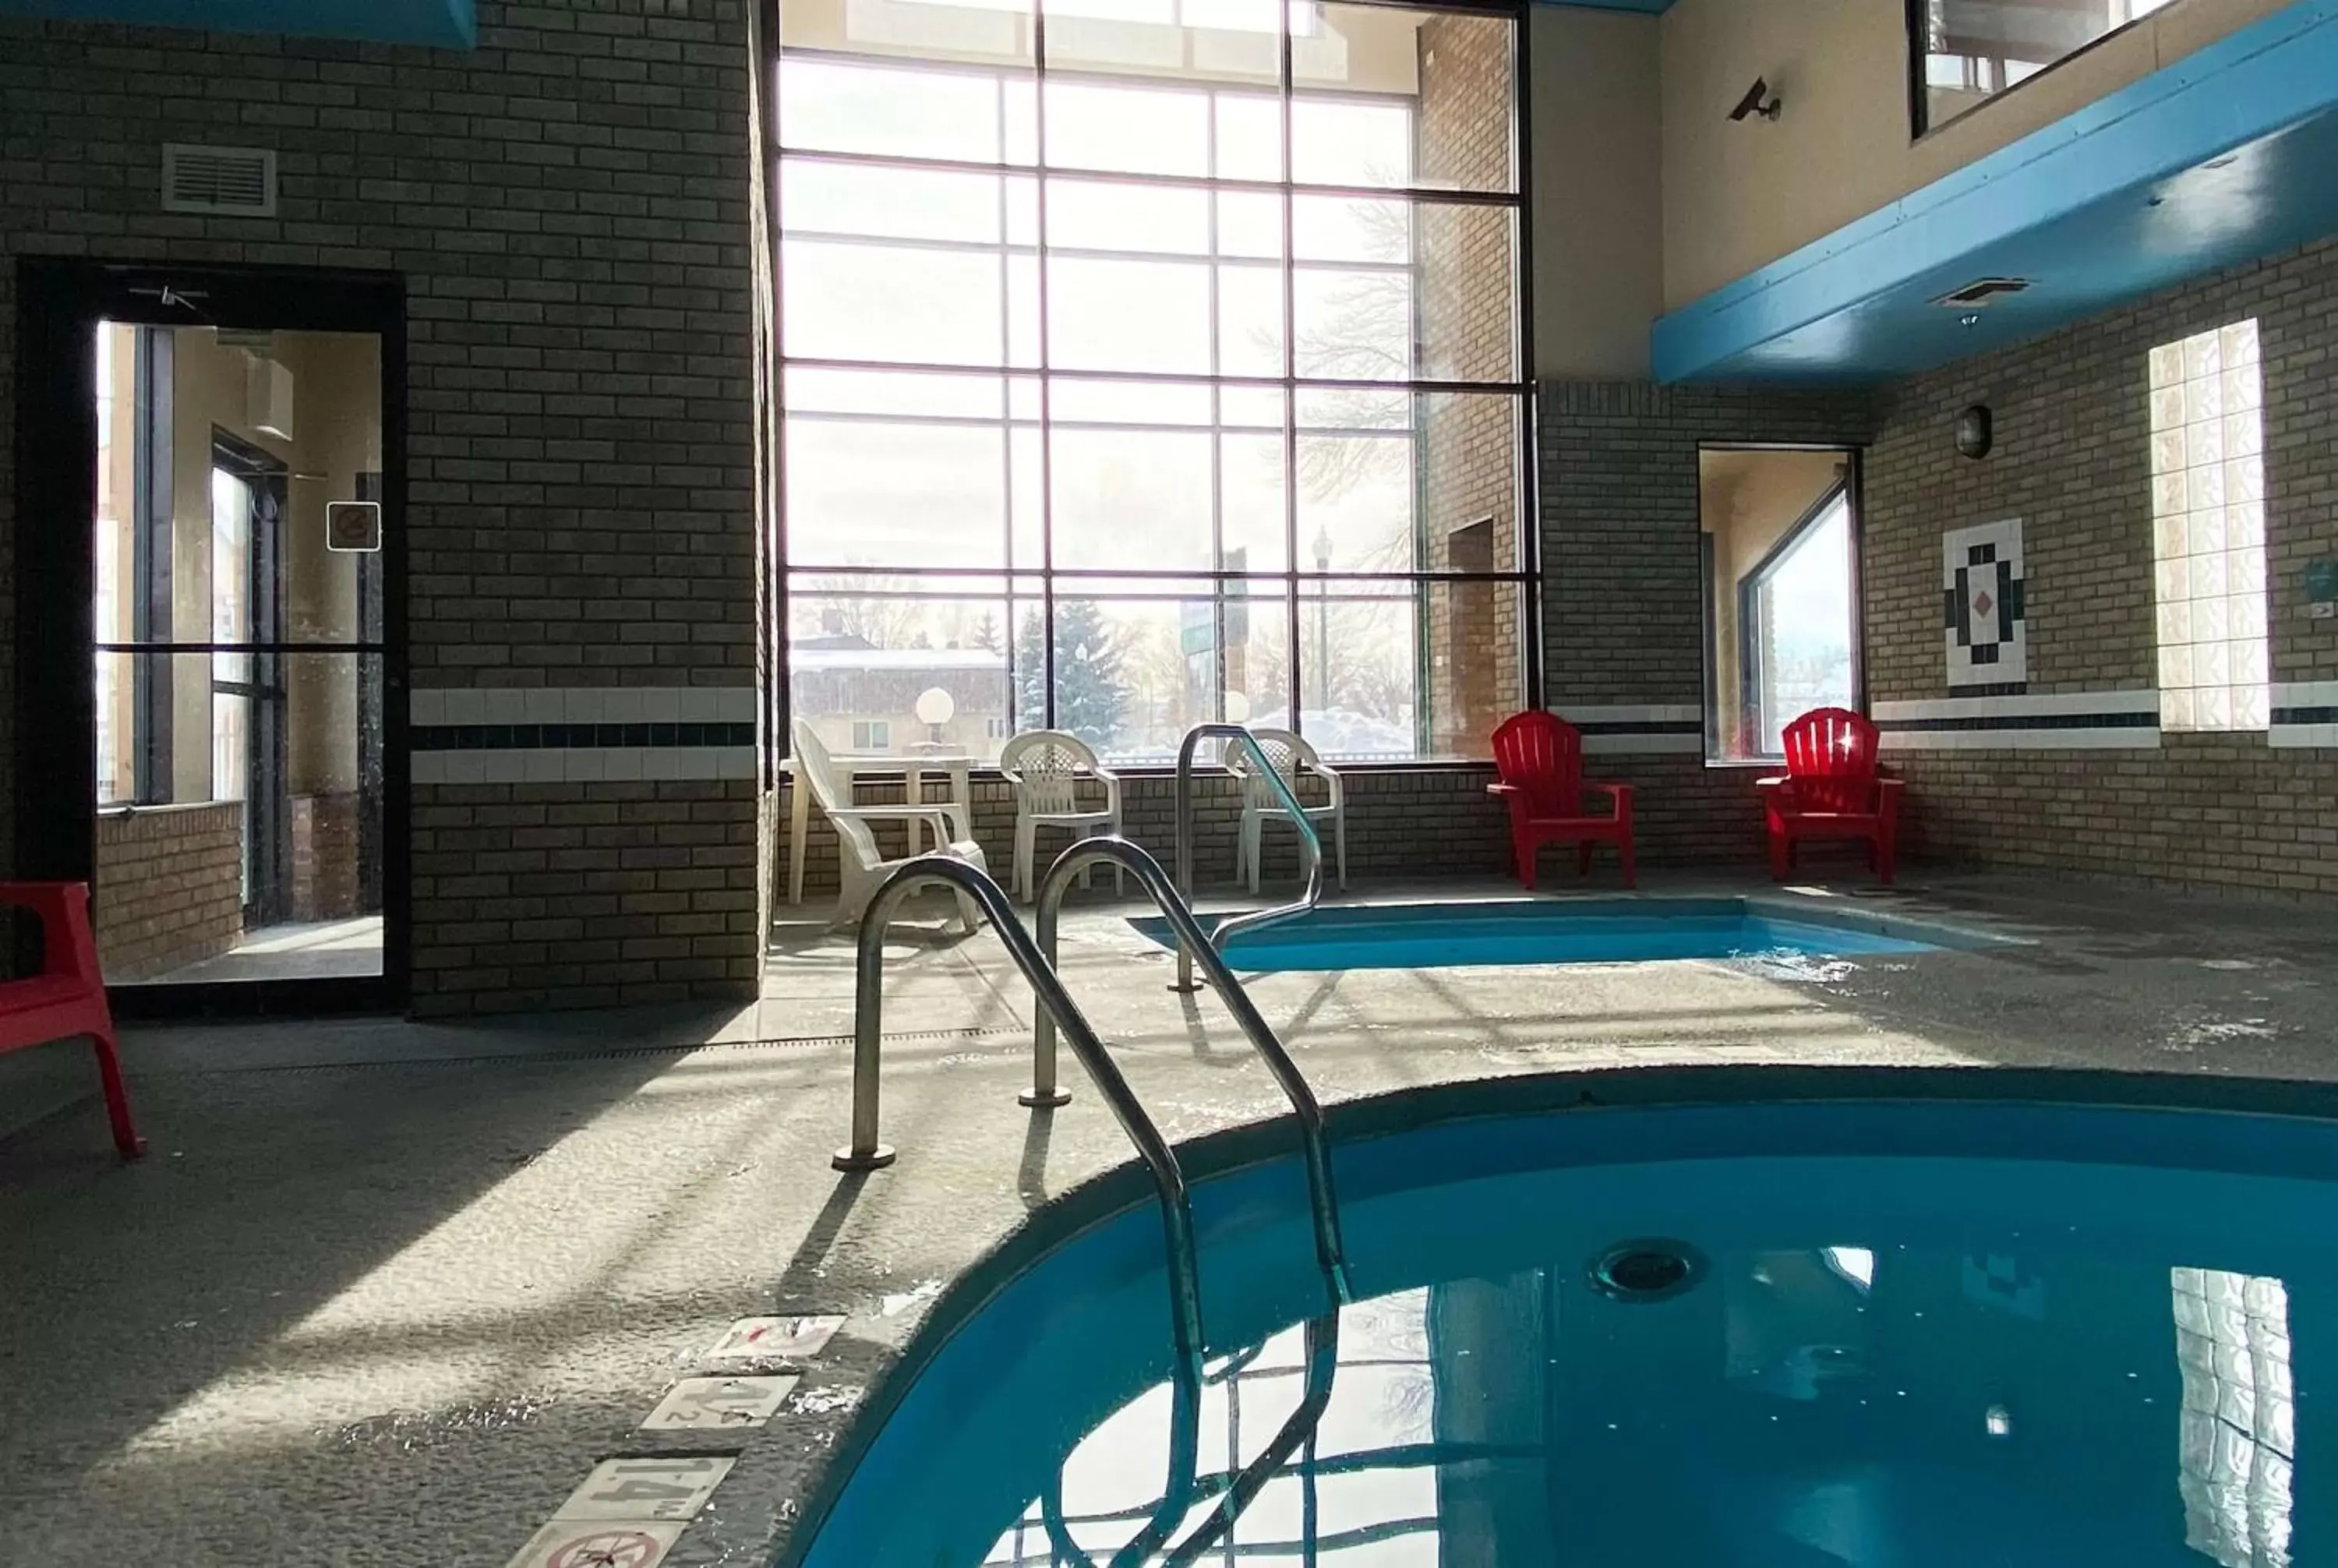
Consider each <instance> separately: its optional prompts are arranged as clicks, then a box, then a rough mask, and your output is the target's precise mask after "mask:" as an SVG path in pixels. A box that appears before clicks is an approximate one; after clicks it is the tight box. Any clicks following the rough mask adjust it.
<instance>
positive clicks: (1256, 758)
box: [1176, 724, 1323, 1049]
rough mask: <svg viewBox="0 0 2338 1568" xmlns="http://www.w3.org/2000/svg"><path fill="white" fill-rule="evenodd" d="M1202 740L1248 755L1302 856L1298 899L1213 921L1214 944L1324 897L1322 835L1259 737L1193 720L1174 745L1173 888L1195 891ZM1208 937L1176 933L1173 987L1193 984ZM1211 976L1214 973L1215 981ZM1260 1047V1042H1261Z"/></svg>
mask: <svg viewBox="0 0 2338 1568" xmlns="http://www.w3.org/2000/svg"><path fill="white" fill-rule="evenodd" d="M1204 740H1231V741H1233V743H1234V744H1235V745H1237V746H1240V747H1241V748H1242V749H1243V750H1245V751H1248V752H1249V753H1250V756H1251V762H1252V766H1254V767H1255V768H1257V769H1258V777H1259V778H1260V779H1263V780H1265V781H1266V782H1267V784H1268V785H1269V786H1270V787H1271V788H1272V789H1273V791H1274V794H1275V796H1276V799H1277V802H1278V803H1279V804H1280V805H1281V806H1282V809H1283V810H1285V811H1287V812H1289V813H1290V814H1291V824H1292V827H1294V828H1298V829H1299V844H1300V848H1301V850H1302V852H1303V855H1304V858H1305V859H1306V862H1307V886H1306V887H1305V888H1304V889H1303V890H1302V892H1301V893H1300V895H1299V899H1298V902H1296V903H1292V904H1278V905H1275V906H1273V907H1271V908H1266V909H1252V910H1250V911H1248V912H1246V913H1244V914H1241V915H1236V916H1233V917H1232V918H1230V919H1226V920H1221V921H1220V922H1218V928H1217V931H1216V934H1215V935H1216V942H1217V946H1219V947H1221V948H1223V946H1225V944H1226V942H1227V940H1228V939H1229V938H1230V937H1232V936H1234V935H1236V934H1237V933H1239V932H1243V931H1258V930H1263V929H1264V928H1265V927H1267V926H1277V925H1280V924H1282V922H1283V921H1285V920H1295V919H1297V918H1298V917H1299V916H1302V915H1305V914H1308V913H1310V912H1311V911H1312V910H1313V909H1314V907H1315V906H1317V905H1318V904H1321V902H1322V901H1323V840H1322V838H1321V837H1319V836H1318V835H1317V833H1316V831H1315V824H1314V821H1313V820H1312V819H1311V818H1309V817H1308V815H1307V809H1306V808H1305V807H1304V806H1302V805H1301V804H1300V803H1299V797H1298V796H1297V795H1295V794H1293V793H1292V789H1291V781H1290V780H1289V779H1285V778H1284V777H1283V776H1282V769H1280V768H1277V767H1276V766H1275V765H1274V763H1273V762H1272V760H1270V759H1269V758H1268V757H1267V754H1266V749H1265V748H1264V747H1262V746H1261V745H1260V744H1259V743H1258V737H1257V736H1255V735H1253V734H1252V733H1251V732H1250V731H1249V730H1247V729H1245V728H1244V727H1243V726H1242V725H1240V724H1196V725H1194V727H1193V728H1192V729H1191V730H1186V731H1185V739H1184V740H1183V741H1182V742H1180V743H1179V745H1178V747H1177V795H1176V799H1177V841H1176V852H1177V891H1178V892H1179V893H1180V894H1182V895H1183V896H1184V897H1185V898H1186V899H1188V900H1191V899H1192V897H1194V749H1195V748H1196V747H1198V746H1200V745H1201V743H1202V742H1203V741H1204ZM1204 946H1209V944H1207V943H1195V942H1192V941H1188V940H1186V939H1184V934H1183V933H1182V932H1181V933H1180V934H1179V940H1178V943H1177V989H1178V990H1180V991H1191V990H1192V989H1194V953H1195V952H1196V950H1197V949H1198V948H1199V947H1204ZM1215 978H1216V976H1214V975H1213V976H1212V979H1213V981H1214V980H1215ZM1262 1049H1263V1047H1262Z"/></svg>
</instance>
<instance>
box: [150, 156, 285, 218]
mask: <svg viewBox="0 0 2338 1568" xmlns="http://www.w3.org/2000/svg"><path fill="white" fill-rule="evenodd" d="M162 211H165V212H214V213H219V214H221V215H223V216H227V217H232V218H273V217H275V216H276V152H275V150H274V149H272V148H268V147H194V146H189V145H187V144H185V143H183V142H169V143H166V144H165V145H164V146H163V148H162Z"/></svg>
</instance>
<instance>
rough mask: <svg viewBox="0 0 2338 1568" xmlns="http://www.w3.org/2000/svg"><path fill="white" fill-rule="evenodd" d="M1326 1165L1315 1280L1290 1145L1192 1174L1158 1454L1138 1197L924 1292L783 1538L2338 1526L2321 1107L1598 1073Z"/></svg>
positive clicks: (1160, 1541) (1759, 1538)
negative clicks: (1791, 1100)
mask: <svg viewBox="0 0 2338 1568" xmlns="http://www.w3.org/2000/svg"><path fill="white" fill-rule="evenodd" d="M1340 1159H1341V1181H1342V1184H1343V1190H1344V1191H1346V1193H1347V1201H1346V1202H1345V1204H1344V1205H1343V1212H1344V1214H1345V1216H1346V1226H1347V1236H1348V1240H1349V1256H1350V1260H1351V1267H1352V1270H1353V1274H1354V1277H1355V1279H1356V1281H1357V1289H1356V1292H1355V1293H1356V1296H1357V1297H1358V1299H1356V1300H1355V1301H1354V1302H1352V1303H1351V1304H1350V1305H1348V1306H1347V1307H1346V1308H1344V1309H1342V1310H1340V1311H1338V1312H1337V1313H1332V1312H1331V1311H1330V1310H1329V1308H1328V1307H1327V1305H1326V1300H1325V1297H1324V1294H1323V1280H1322V1278H1321V1275H1320V1274H1317V1273H1315V1272H1313V1270H1312V1269H1311V1267H1310V1261H1311V1249H1310V1244H1309V1240H1308V1237H1307V1233H1306V1230H1305V1228H1304V1224H1303V1221H1302V1220H1301V1219H1300V1215H1301V1214H1302V1212H1303V1202H1302V1200H1301V1196H1300V1186H1299V1182H1298V1180H1297V1176H1296V1173H1295V1171H1292V1169H1291V1168H1290V1166H1289V1164H1288V1163H1287V1162H1284V1163H1278V1164H1276V1165H1274V1166H1271V1167H1267V1168H1263V1169H1253V1170H1251V1171H1243V1172H1237V1173H1236V1174H1235V1175H1233V1176H1229V1177H1226V1178H1223V1179H1221V1180H1220V1181H1214V1182H1204V1183H1203V1184H1201V1186H1200V1188H1199V1189H1198V1190H1197V1199H1198V1201H1197V1212H1198V1214H1199V1215H1200V1217H1201V1219H1202V1220H1203V1233H1204V1242H1203V1270H1202V1278H1203V1303H1204V1312H1205V1316H1206V1318H1207V1322H1208V1326H1209V1329H1210V1341H1211V1347H1212V1350H1211V1355H1210V1358H1209V1360H1208V1362H1207V1377H1206V1382H1205V1384H1204V1386H1203V1388H1202V1391H1201V1397H1200V1402H1199V1406H1198V1410H1197V1411H1195V1412H1194V1414H1195V1415H1197V1416H1198V1421H1197V1423H1196V1424H1195V1425H1194V1427H1193V1431H1194V1443H1193V1446H1192V1447H1191V1448H1189V1449H1186V1450H1184V1451H1185V1452H1186V1453H1187V1454H1188V1455H1189V1458H1188V1460H1187V1461H1186V1464H1185V1465H1184V1468H1183V1469H1181V1468H1180V1466H1179V1465H1177V1464H1176V1463H1174V1459H1173V1455H1174V1453H1176V1452H1177V1451H1178V1446H1177V1445H1176V1444H1175V1443H1174V1441H1173V1434H1174V1432H1176V1430H1177V1429H1178V1427H1179V1425H1180V1423H1179V1421H1178V1419H1177V1418H1176V1417H1177V1413H1178V1407H1179V1400H1178V1398H1177V1397H1176V1396H1175V1394H1174V1392H1173V1388H1172V1386H1171V1384H1170V1382H1169V1380H1168V1378H1167V1377H1166V1362H1165V1360H1164V1357H1165V1354H1166V1352H1165V1345H1166V1339H1167V1334H1166V1328H1165V1323H1166V1311H1165V1308H1164V1306H1163V1303H1162V1299H1161V1298H1162V1279H1163V1277H1162V1274H1161V1270H1160V1260H1159V1252H1160V1244H1161V1242H1160V1230H1159V1224H1158V1218H1157V1215H1156V1214H1155V1213H1154V1212H1153V1211H1151V1210H1149V1209H1144V1210H1135V1211H1132V1212H1130V1213H1128V1214H1125V1215H1123V1216H1122V1217H1121V1218H1120V1219H1118V1220H1114V1221H1112V1222H1110V1223H1108V1224H1106V1225H1105V1226H1103V1227H1101V1228H1098V1229H1095V1230H1090V1231H1088V1232H1086V1233H1085V1234H1083V1235H1081V1236H1080V1237H1078V1238H1077V1239H1076V1240H1073V1241H1071V1242H1070V1243H1068V1244H1067V1245H1066V1246H1065V1247H1063V1248H1061V1249H1059V1250H1056V1251H1054V1252H1052V1253H1050V1254H1049V1255H1047V1257H1046V1259H1044V1261H1042V1262H1041V1263H1040V1264H1039V1265H1038V1266H1037V1267H1036V1268H1035V1269H1032V1270H1030V1271H1029V1272H1027V1273H1026V1274H1023V1275H1022V1276H1020V1277H1018V1278H1017V1279H1014V1280H1013V1281H1012V1282H1010V1283H1009V1284H1007V1287H1006V1288H1005V1289H1003V1290H1001V1291H1000V1292H998V1294H997V1296H996V1297H995V1298H993V1299H991V1300H990V1302H989V1304H988V1305H987V1306H986V1307H984V1308H982V1309H981V1310H980V1311H978V1312H977V1314H976V1315H975V1316H974V1317H973V1318H970V1319H968V1320H967V1321H966V1322H965V1323H964V1324H962V1325H961V1326H960V1327H959V1328H958V1330H957V1331H956V1332H955V1334H954V1335H952V1336H951V1337H950V1338H949V1339H948V1342H947V1343H946V1344H944V1345H943V1346H942V1348H940V1350H939V1351H938V1353H937V1354H936V1356H935V1357H934V1358H933V1359H932V1360H931V1361H930V1362H928V1363H927V1364H926V1365H925V1367H924V1368H923V1370H922V1371H921V1372H920V1373H919V1375H918V1377H917V1378H916V1380H915V1382H914V1383H913V1384H912V1385H911V1386H910V1387H909V1389H908V1392H907V1393H906V1395H905V1396H904V1397H902V1400H901V1403H900V1404H899V1406H898V1407H897V1408H895V1409H894V1410H893V1411H892V1413H891V1415H890V1418H889V1420H888V1421H886V1423H885V1424H884V1426H882V1427H881V1428H880V1429H879V1430H878V1432H877V1433H876V1435H875V1436H874V1438H873V1439H872V1440H871V1441H870V1442H869V1446H868V1447H867V1450H866V1452H865V1453H864V1454H863V1455H861V1456H860V1462H859V1466H858V1469H857V1471H856V1472H855V1473H854V1474H853V1475H852V1477H851V1479H850V1481H848V1482H847V1483H846V1484H845V1485H844V1487H843V1489H842V1491H841V1493H840V1495H838V1496H837V1497H836V1498H835V1500H834V1506H833V1508H832V1509H830V1510H829V1511H828V1512H827V1513H826V1517H825V1523H824V1524H823V1525H822V1527H820V1529H819V1531H818V1533H817V1534H816V1536H815V1537H814V1539H813V1540H812V1542H811V1544H810V1549H809V1552H808V1553H807V1554H806V1555H805V1557H804V1558H803V1561H804V1562H806V1563H809V1564H810V1565H811V1568H844V1565H846V1564H850V1565H851V1568H893V1565H899V1568H911V1565H914V1568H977V1565H985V1568H1005V1565H1007V1564H1017V1565H1034V1568H1036V1565H1038V1564H1049V1565H1054V1564H1075V1563H1097V1564H1104V1563H1131V1564H1133V1563H1184V1562H1193V1563H1215V1564H1220V1565H1222V1568H1229V1565H1233V1564H1252V1563H1272V1564H1279V1565H1289V1568H1299V1565H1301V1564H1321V1565H1326V1568H1329V1565H1332V1564H1337V1565H1339V1568H1361V1565H1371V1568H1388V1565H1395V1564H1417V1565H1419V1568H1451V1565H1456V1564H1495V1565H1499V1568H1577V1565H1582V1564H1596V1565H1601V1568H1606V1565H1611V1564H1614V1565H1621V1564H1630V1565H1632V1568H1972V1565H1975V1564H1994V1565H2019V1568H2031V1565H2035V1568H2048V1565H2051V1568H2097V1565H2100V1568H2109V1565H2112V1564H2118V1565H2121V1568H2149V1565H2156V1564H2165V1565H2166V1568H2177V1565H2179V1564H2180V1565H2184V1568H2200V1564H2202V1563H2223V1564H2226V1565H2228V1568H2276V1565H2281V1564H2287V1563H2313V1562H2317V1561H2318V1562H2332V1561H2338V1515H2333V1513H2332V1512H2331V1510H2332V1509H2333V1506H2338V1494H2333V1488H2332V1484H2331V1482H2330V1480H2329V1479H2328V1478H2327V1476H2328V1472H2327V1470H2326V1467H2325V1462H2324V1460H2323V1455H2324V1453H2325V1452H2326V1451H2328V1450H2330V1449H2331V1448H2333V1446H2338V1435H2333V1436H2324V1435H2323V1434H2322V1433H2321V1432H2320V1431H2319V1430H2318V1425H2319V1421H2318V1417H2319V1416H2320V1415H2321V1413H2322V1406H2319V1405H2317V1404H2315V1403H2314V1402H2313V1401H2312V1400H2311V1399H2310V1398H2309V1396H2310V1395H2312V1394H2313V1393H2315V1392H2318V1387H2317V1386H2316V1385H2315V1384H2314V1383H2313V1373H2314V1371H2315V1370H2316V1367H2317V1365H2318V1357H2323V1356H2325V1355H2327V1354H2329V1352H2330V1349H2331V1348H2333V1347H2338V1241H2333V1238H2332V1235H2331V1230H2330V1227H2329V1225H2328V1223H2327V1218H2326V1217H2327V1215H2328V1213H2329V1211H2330V1206H2331V1201H2332V1199H2333V1196H2338V1193H2333V1187H2332V1181H2333V1177H2334V1176H2338V1137H2333V1133H2332V1132H2330V1131H2329V1130H2328V1127H2327V1125H2326V1124H2324V1123H2318V1122H2302V1121H2292V1120H2289V1119H2284V1118H2274V1117H2252V1116H2237V1115H2224V1114H2211V1113H2205V1112H2161V1111H2149V1112H2117V1111H2109V1110H2100V1109H2092V1108H2085V1107H2040V1106H2032V1105H2011V1106H1970V1105H1954V1104H1951V1105H1940V1104H1933V1105H1918V1106H1904V1105H1901V1106H1895V1105H1889V1104H1868V1103H1859V1104H1850V1105H1798V1104H1780V1105H1771V1106H1748V1107H1728V1108H1694V1109H1688V1110H1666V1111H1645V1110H1617V1111H1603V1112H1587V1113H1567V1114H1560V1115H1546V1116H1542V1117H1539V1118H1510V1119H1505V1120H1495V1121H1485V1120H1479V1121H1474V1122H1465V1123H1457V1124H1453V1125H1447V1126H1439V1127H1432V1128H1429V1129H1426V1130H1424V1131H1422V1132H1406V1133H1400V1134H1397V1135H1394V1136H1390V1137H1386V1138H1381V1139H1379V1140H1376V1141H1374V1142H1371V1143H1370V1144H1367V1145H1365V1146H1363V1147H1362V1148H1355V1147H1350V1148H1345V1149H1342V1150H1341V1151H1340ZM1618 1256H1622V1257H1624V1258H1625V1259H1626V1262H1625V1263H1624V1264H1622V1265H1620V1266H1618V1265H1616V1262H1615V1259H1616V1258H1617V1257H1618ZM1634 1259H1636V1261H1634ZM1311 1320H1312V1321H1311ZM1311 1387H1313V1388H1314V1390H1315V1395H1316V1397H1314V1398H1310V1397H1309V1391H1310V1389H1311ZM2332 1408H2333V1410H2338V1403H2333V1406H2332ZM1294 1417H1295V1418H1296V1419H1294ZM1278 1437H1280V1438H1282V1439H1283V1440H1284V1441H1283V1442H1282V1445H1281V1446H1277V1443H1276V1440H1277V1439H1278ZM910 1499H915V1506H914V1507H912V1506H909V1505H907V1504H908V1502H909V1500H910ZM1229 1499H1239V1500H1240V1501H1241V1504H1242V1505H1241V1506H1239V1507H1235V1506H1233V1505H1232V1504H1231V1503H1230V1502H1229Z"/></svg>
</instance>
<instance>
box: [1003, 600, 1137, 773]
mask: <svg viewBox="0 0 2338 1568" xmlns="http://www.w3.org/2000/svg"><path fill="white" fill-rule="evenodd" d="M1040 635H1041V633H1040V617H1039V612H1038V611H1037V610H1036V609H1035V610H1032V611H1030V612H1029V613H1027V614H1026V615H1025V616H1024V617H1023V624H1022V626H1021V628H1020V629H1019V630H1018V631H1017V634H1016V638H1015V696H1016V711H1017V716H1018V722H1019V723H1020V724H1021V725H1022V726H1024V727H1026V728H1029V727H1034V726H1036V725H1037V724H1039V723H1040V722H1041V721H1042V716H1043V715H1044V714H1045V713H1046V711H1047V708H1046V680H1047V666H1046V657H1045V654H1044V652H1043V651H1042V648H1041V644H1040ZM1122 662H1123V659H1122V652H1121V648H1120V644H1119V642H1118V641H1117V640H1116V639H1115V637H1114V636H1113V633H1112V628H1111V627H1110V626H1108V625H1106V624H1105V618H1104V611H1103V609H1102V608H1101V607H1100V606H1099V605H1098V604H1097V603H1095V601H1094V600H1092V599H1066V600H1060V601H1058V602H1057V603H1056V726H1055V727H1056V729H1058V730H1070V731H1071V732H1072V733H1073V734H1075V735H1076V736H1078V737H1079V738H1080V739H1081V740H1086V742H1087V743H1088V744H1089V745H1091V746H1107V745H1110V744H1111V743H1112V742H1113V740H1115V739H1116V738H1117V737H1118V735H1119V733H1120V726H1121V720H1123V719H1124V718H1125V717H1126V716H1127V712H1128V680H1127V676H1126V674H1125V671H1123V670H1122V668H1121V666H1122Z"/></svg>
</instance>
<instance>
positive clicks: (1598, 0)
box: [1534, 0, 1673, 16]
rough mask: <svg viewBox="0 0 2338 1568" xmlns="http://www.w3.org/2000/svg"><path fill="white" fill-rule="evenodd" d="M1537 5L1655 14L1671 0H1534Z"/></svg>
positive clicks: (1668, 4)
mask: <svg viewBox="0 0 2338 1568" xmlns="http://www.w3.org/2000/svg"><path fill="white" fill-rule="evenodd" d="M1534 3H1535V4H1536V5H1558V6H1564V7H1566V8H1567V9H1568V10H1573V11H1637V12H1639V13H1640V14H1641V15H1644V16H1655V15H1661V14H1662V13H1663V12H1665V10H1666V9H1668V8H1669V7H1670V6H1671V5H1672V3H1673V0H1534Z"/></svg>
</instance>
